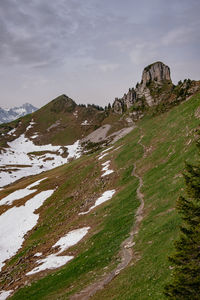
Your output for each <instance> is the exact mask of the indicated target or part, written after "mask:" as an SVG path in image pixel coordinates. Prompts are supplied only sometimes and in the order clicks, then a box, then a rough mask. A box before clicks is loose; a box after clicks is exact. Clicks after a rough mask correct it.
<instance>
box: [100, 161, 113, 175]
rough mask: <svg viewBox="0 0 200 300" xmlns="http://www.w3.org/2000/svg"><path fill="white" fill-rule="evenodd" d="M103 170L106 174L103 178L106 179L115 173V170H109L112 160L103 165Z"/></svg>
mask: <svg viewBox="0 0 200 300" xmlns="http://www.w3.org/2000/svg"><path fill="white" fill-rule="evenodd" d="M102 166H103V168H102V171H103V172H104V173H103V174H102V175H101V177H104V176H106V175H109V174H112V173H113V172H114V171H113V170H109V167H110V160H107V161H106V162H104V163H103V164H102Z"/></svg>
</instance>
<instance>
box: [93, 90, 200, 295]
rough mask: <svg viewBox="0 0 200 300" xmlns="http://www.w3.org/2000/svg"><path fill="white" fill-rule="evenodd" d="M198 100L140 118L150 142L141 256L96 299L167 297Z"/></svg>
mask: <svg viewBox="0 0 200 300" xmlns="http://www.w3.org/2000/svg"><path fill="white" fill-rule="evenodd" d="M199 104H200V95H198V96H195V97H193V98H192V99H191V100H189V101H187V102H185V103H182V104H181V105H180V106H177V107H175V108H173V109H172V110H171V111H169V112H167V113H165V114H162V115H160V116H158V117H155V118H153V119H148V118H146V119H144V120H142V121H141V122H140V123H139V126H140V128H141V131H142V133H143V134H144V137H143V139H142V142H143V144H144V145H145V146H146V147H147V152H146V155H145V157H144V158H143V159H141V160H139V161H138V163H137V166H138V167H140V168H141V175H142V176H143V180H144V187H143V193H144V195H145V217H144V220H143V222H142V226H141V229H140V231H139V234H138V237H137V240H136V247H135V248H134V251H135V253H137V254H138V253H139V255H140V259H139V260H138V261H137V262H135V263H134V264H133V265H131V266H129V267H128V268H127V269H126V270H124V271H123V272H122V273H121V274H120V275H119V276H118V277H117V278H116V279H114V280H113V281H112V283H111V284H109V285H108V286H107V287H106V288H105V289H104V290H103V291H102V292H98V293H97V294H96V295H95V296H94V297H92V299H95V300H97V299H99V300H100V299H126V300H127V299H137V300H138V299H141V300H143V299H154V300H156V299H159V300H161V299H164V297H163V295H162V290H163V286H164V284H165V283H166V281H168V280H169V277H170V269H169V263H168V261H167V256H168V255H170V254H171V252H172V251H173V241H174V239H176V236H177V233H178V226H179V224H180V219H179V217H178V216H177V213H176V211H175V210H173V208H174V207H175V202H176V199H177V197H178V196H179V195H180V193H181V190H182V187H183V179H182V177H181V172H182V171H183V168H184V161H194V160H195V157H196V153H197V151H196V148H195V144H194V142H193V141H194V134H195V129H196V128H197V126H198V125H199V120H197V119H195V117H194V112H195V110H196V108H197V107H198V106H199ZM151 147H152V148H151ZM148 150H149V151H148Z"/></svg>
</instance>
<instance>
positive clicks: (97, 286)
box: [70, 136, 145, 300]
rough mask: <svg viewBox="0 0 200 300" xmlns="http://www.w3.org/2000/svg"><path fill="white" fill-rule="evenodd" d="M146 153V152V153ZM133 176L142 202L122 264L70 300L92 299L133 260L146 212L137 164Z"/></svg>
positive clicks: (126, 243) (127, 241) (125, 245)
mask: <svg viewBox="0 0 200 300" xmlns="http://www.w3.org/2000/svg"><path fill="white" fill-rule="evenodd" d="M142 138H143V136H141V137H140V139H139V141H138V144H140V145H141V146H142V147H143V149H144V150H145V147H144V145H143V144H142V143H141V140H142ZM144 153H145V151H144ZM132 176H135V177H137V178H138V179H139V186H138V188H137V197H138V199H139V200H140V206H139V207H138V209H137V212H136V215H135V216H136V220H135V223H134V226H133V228H132V230H131V232H130V235H129V237H128V238H127V239H126V240H125V241H124V242H123V243H122V245H121V249H120V253H119V256H120V257H121V262H120V263H119V265H118V266H117V267H116V268H115V269H114V270H113V271H111V272H110V273H109V274H106V275H105V276H104V277H103V278H102V279H101V280H100V281H98V282H95V283H93V284H91V285H89V286H88V287H86V288H85V289H83V290H82V291H81V292H79V293H77V294H75V295H73V296H71V297H70V300H87V299H89V298H90V297H92V296H93V295H94V294H95V293H96V292H97V291H99V290H101V289H103V288H104V287H105V286H106V285H107V284H108V283H109V282H111V281H112V279H113V278H114V277H116V276H117V275H118V274H119V273H120V272H121V271H122V270H123V269H125V268H126V267H127V266H128V265H129V263H130V261H131V260H132V258H133V255H134V254H133V249H132V247H133V246H134V244H135V243H134V241H133V240H134V237H135V236H136V235H137V233H138V231H139V227H140V223H141V221H142V219H143V210H144V195H143V194H142V192H141V188H142V186H143V180H142V178H141V177H140V175H139V174H138V172H137V167H136V163H135V164H134V169H133V172H132Z"/></svg>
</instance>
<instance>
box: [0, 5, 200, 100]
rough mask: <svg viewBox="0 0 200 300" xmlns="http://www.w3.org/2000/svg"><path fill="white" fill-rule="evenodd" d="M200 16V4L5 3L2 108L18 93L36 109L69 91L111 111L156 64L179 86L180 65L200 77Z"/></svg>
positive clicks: (0, 46) (0, 48) (0, 21)
mask: <svg viewBox="0 0 200 300" xmlns="http://www.w3.org/2000/svg"><path fill="white" fill-rule="evenodd" d="M199 11H200V2H199V0H190V1H188V0H181V1H180V0H168V1H165V0H151V1H149V0H140V1H138V0H137V1H136V0H124V1H122V0H109V1H108V0H84V1H81V0H56V1H55V0H29V1H27V0H1V3H0V62H1V70H0V76H1V77H2V79H1V80H0V88H1V93H2V95H3V99H2V101H5V103H6V102H9V99H13V98H14V97H13V95H14V92H15V94H16V93H17V95H18V96H17V98H18V99H16V101H19V99H20V101H22V102H24V101H25V102H27V101H36V100H35V99H37V101H38V102H36V103H33V104H35V105H38V103H39V102H40V101H44V100H43V99H47V96H46V97H45V95H48V97H49V95H51V94H52V97H53V95H55V94H57V93H61V92H66V93H68V91H70V93H71V96H72V97H73V95H75V96H76V97H77V98H78V99H80V102H81V101H86V100H85V99H87V98H88V102H90V101H93V102H95V101H96V102H99V103H105V102H106V101H107V99H108V98H109V97H114V96H118V95H119V94H120V93H122V91H123V90H126V88H128V87H129V85H130V84H132V85H133V84H134V83H135V82H133V81H136V80H140V76H141V72H142V68H143V67H144V66H145V65H146V64H149V63H151V62H153V61H154V60H158V59H159V60H163V61H164V62H166V63H167V64H169V65H170V64H173V65H174V66H175V68H174V78H175V80H176V79H178V76H180V74H182V70H183V69H184V68H183V66H181V63H182V64H184V63H185V64H186V65H187V70H188V69H189V70H190V72H191V76H190V77H192V76H193V75H194V76H197V73H198V71H197V66H199V64H200V62H199V50H200V36H199V30H198V29H199V27H200V21H199V16H198V14H199ZM189 66H190V67H189ZM172 67H173V66H172ZM180 70H181V71H180ZM11 73H12V76H11ZM183 76H184V74H183ZM77 82H79V86H78V87H77ZM126 82H127V83H126ZM91 83H92V84H91ZM10 85H13V86H14V87H15V90H14V91H13V92H12V89H10ZM111 85H112V86H114V88H112V89H111V88H109V86H111ZM35 86H37V93H36V91H35ZM22 87H26V88H24V89H23V88H22ZM17 88H18V90H17V91H16V89H17ZM90 90H92V92H90ZM28 91H29V93H28ZM118 93H119V94H118ZM95 94H96V95H97V96H96V98H95V99H94V97H93V95H95ZM91 95H92V96H91ZM27 97H29V98H30V99H27ZM91 97H92V99H91ZM4 99H5V100H4ZM109 100H110V99H109ZM110 101H111V100H110ZM42 103H43V102H42ZM16 104H17V103H16Z"/></svg>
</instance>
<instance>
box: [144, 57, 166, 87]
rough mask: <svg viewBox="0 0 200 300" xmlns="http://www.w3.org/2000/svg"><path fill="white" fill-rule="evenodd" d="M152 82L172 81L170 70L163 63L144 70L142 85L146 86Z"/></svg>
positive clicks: (158, 62)
mask: <svg viewBox="0 0 200 300" xmlns="http://www.w3.org/2000/svg"><path fill="white" fill-rule="evenodd" d="M151 81H157V82H163V81H171V77H170V68H169V67H168V66H167V65H165V64H164V63H162V62H161V61H157V62H155V63H153V64H151V65H149V66H147V67H146V68H144V71H143V73H142V82H141V83H142V85H143V86H146V85H147V84H148V83H149V82H151Z"/></svg>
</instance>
